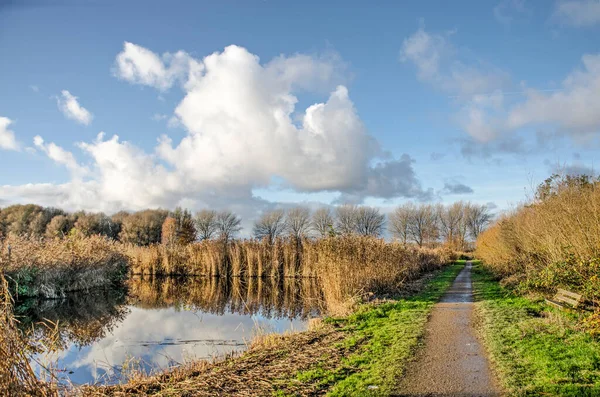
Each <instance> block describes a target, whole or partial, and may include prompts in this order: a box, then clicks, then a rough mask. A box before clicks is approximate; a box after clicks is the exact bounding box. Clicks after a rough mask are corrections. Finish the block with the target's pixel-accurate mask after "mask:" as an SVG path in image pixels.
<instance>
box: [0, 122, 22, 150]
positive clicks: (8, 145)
mask: <svg viewBox="0 0 600 397" xmlns="http://www.w3.org/2000/svg"><path fill="white" fill-rule="evenodd" d="M12 122H13V121H12V120H11V119H9V118H8V117H0V149H5V150H19V148H20V146H19V143H18V142H17V139H16V138H15V133H14V131H12V130H10V129H8V126H9V125H10V124H12Z"/></svg>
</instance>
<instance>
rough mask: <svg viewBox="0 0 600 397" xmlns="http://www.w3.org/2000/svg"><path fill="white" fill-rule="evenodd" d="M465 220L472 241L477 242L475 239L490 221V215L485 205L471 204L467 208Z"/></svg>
mask: <svg viewBox="0 0 600 397" xmlns="http://www.w3.org/2000/svg"><path fill="white" fill-rule="evenodd" d="M466 220H467V222H466V223H467V228H468V231H469V235H470V236H471V238H472V239H473V240H477V237H478V236H479V235H480V234H481V232H483V231H484V230H485V228H486V227H487V226H488V225H489V223H490V222H491V221H492V214H491V213H490V210H489V208H488V207H487V206H486V205H477V204H473V205H471V206H469V209H468V212H467V213H466Z"/></svg>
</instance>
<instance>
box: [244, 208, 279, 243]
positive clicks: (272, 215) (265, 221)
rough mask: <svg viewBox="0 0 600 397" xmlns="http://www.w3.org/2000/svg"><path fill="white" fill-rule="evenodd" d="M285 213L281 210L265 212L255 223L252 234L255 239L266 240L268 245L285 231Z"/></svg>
mask: <svg viewBox="0 0 600 397" xmlns="http://www.w3.org/2000/svg"><path fill="white" fill-rule="evenodd" d="M285 226H286V225H285V212H284V211H283V210H281V209H277V210H273V211H268V212H265V213H263V214H262V215H261V217H260V218H258V220H257V221H256V222H254V228H253V229H252V234H253V235H254V237H255V238H257V239H264V238H266V239H267V241H268V242H269V244H273V242H274V241H275V239H276V238H277V237H279V236H281V234H283V232H284V231H285Z"/></svg>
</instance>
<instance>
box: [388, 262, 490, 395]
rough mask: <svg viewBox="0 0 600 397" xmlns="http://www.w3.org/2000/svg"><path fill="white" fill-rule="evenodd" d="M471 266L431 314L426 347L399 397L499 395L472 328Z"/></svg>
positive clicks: (461, 273) (406, 378)
mask: <svg viewBox="0 0 600 397" xmlns="http://www.w3.org/2000/svg"><path fill="white" fill-rule="evenodd" d="M471 267H472V265H471V263H470V262H468V263H467V265H466V266H465V268H464V269H463V270H462V271H461V272H460V274H459V275H458V277H456V280H454V283H453V284H452V287H450V289H449V290H448V292H447V293H446V294H445V295H444V297H443V298H442V300H441V301H440V302H439V303H437V304H436V305H435V306H434V308H433V311H432V313H431V317H430V319H429V322H428V323H427V330H426V333H425V346H424V348H423V349H422V350H421V351H420V352H419V353H418V355H417V359H416V361H415V362H414V363H413V364H412V365H410V366H409V368H408V370H407V374H406V376H405V377H404V378H403V379H402V381H401V383H400V386H399V389H398V390H399V392H400V393H399V396H432V397H433V396H435V397H442V396H444V397H445V396H465V397H466V396H469V397H476V396H486V397H487V396H500V395H501V393H500V391H499V389H498V388H497V386H496V382H495V380H494V377H493V375H492V373H491V371H490V366H489V363H488V360H487V357H486V355H485V351H484V349H483V347H482V346H481V344H480V343H479V340H478V339H477V337H476V335H475V329H474V328H473V317H474V316H473V295H472V285H471Z"/></svg>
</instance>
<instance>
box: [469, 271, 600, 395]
mask: <svg viewBox="0 0 600 397" xmlns="http://www.w3.org/2000/svg"><path fill="white" fill-rule="evenodd" d="M473 283H474V289H475V292H476V294H477V297H478V300H479V303H478V308H479V309H478V313H479V315H480V318H481V331H482V334H483V338H484V340H485V343H486V345H487V348H488V350H489V352H490V356H491V359H492V361H493V362H494V364H495V366H496V369H497V371H498V373H499V376H500V379H501V381H502V383H503V384H504V386H505V388H506V390H507V391H508V392H509V394H510V395H514V396H539V395H560V396H600V341H599V340H594V338H592V337H591V336H590V335H589V334H586V333H584V332H581V331H578V330H577V329H576V327H575V323H576V321H575V316H577V314H576V313H565V312H561V311H558V310H556V309H553V308H550V307H548V306H547V305H545V304H544V301H543V300H541V299H539V300H533V299H528V298H524V297H518V296H515V295H513V294H512V293H511V292H509V291H507V290H506V289H504V288H502V287H501V286H500V285H499V284H498V283H497V282H496V281H495V280H494V278H493V276H492V275H491V274H490V273H489V272H488V271H486V270H485V269H483V268H481V267H479V266H476V267H475V268H474V271H473Z"/></svg>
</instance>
